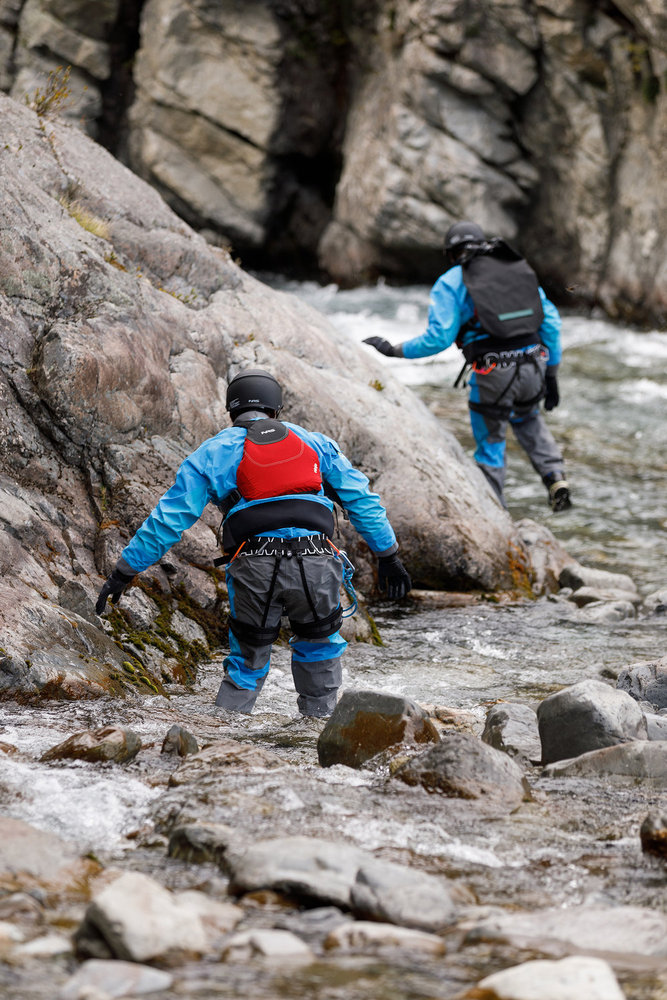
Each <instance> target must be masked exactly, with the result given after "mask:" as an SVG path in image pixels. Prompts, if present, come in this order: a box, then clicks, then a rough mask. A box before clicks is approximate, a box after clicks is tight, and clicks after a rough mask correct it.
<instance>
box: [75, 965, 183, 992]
mask: <svg viewBox="0 0 667 1000" xmlns="http://www.w3.org/2000/svg"><path fill="white" fill-rule="evenodd" d="M173 981H174V977H173V975H172V974H171V973H170V972H166V971H164V970H162V969H153V968H151V967H150V966H148V965H140V964H138V963H137V962H123V961H118V960H117V959H116V960H114V961H105V960H103V959H95V958H91V959H89V960H88V961H87V962H84V963H83V965H82V966H81V967H80V968H79V969H77V971H76V972H75V973H74V975H73V976H72V977H71V978H70V979H68V980H67V982H66V983H65V985H64V986H63V988H62V990H61V991H60V993H59V994H58V1000H86V998H88V997H92V996H94V995H96V994H99V995H100V996H102V997H124V996H143V995H145V994H149V993H154V992H157V991H158V990H168V989H169V988H170V987H171V985H172V983H173Z"/></svg>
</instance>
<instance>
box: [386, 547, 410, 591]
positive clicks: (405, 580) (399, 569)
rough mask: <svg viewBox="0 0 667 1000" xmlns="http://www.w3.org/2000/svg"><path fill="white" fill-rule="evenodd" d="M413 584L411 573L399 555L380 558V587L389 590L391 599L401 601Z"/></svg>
mask: <svg viewBox="0 0 667 1000" xmlns="http://www.w3.org/2000/svg"><path fill="white" fill-rule="evenodd" d="M411 586H412V581H411V579H410V575H409V573H408V571H407V570H406V568H405V566H404V565H403V563H402V562H401V560H400V559H399V558H398V556H397V555H395V554H394V555H393V556H380V558H379V559H378V587H379V589H380V590H384V589H385V588H386V590H387V597H388V598H389V600H390V601H400V599H401V598H402V597H405V595H406V594H407V592H408V591H409V590H410V587H411Z"/></svg>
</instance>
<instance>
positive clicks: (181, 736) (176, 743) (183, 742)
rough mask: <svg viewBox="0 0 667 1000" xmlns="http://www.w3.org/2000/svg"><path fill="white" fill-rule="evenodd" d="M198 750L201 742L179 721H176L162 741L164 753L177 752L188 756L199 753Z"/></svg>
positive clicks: (181, 755)
mask: <svg viewBox="0 0 667 1000" xmlns="http://www.w3.org/2000/svg"><path fill="white" fill-rule="evenodd" d="M198 751H199V744H198V743H197V740H196V739H195V737H194V736H193V735H192V733H190V732H188V730H187V729H184V728H183V726H179V725H178V724H177V723H174V725H173V726H172V727H171V729H170V730H169V732H168V733H167V735H166V736H165V738H164V740H163V741H162V750H161V752H162V753H164V754H177V755H178V756H179V757H187V755H188V754H191V753H198Z"/></svg>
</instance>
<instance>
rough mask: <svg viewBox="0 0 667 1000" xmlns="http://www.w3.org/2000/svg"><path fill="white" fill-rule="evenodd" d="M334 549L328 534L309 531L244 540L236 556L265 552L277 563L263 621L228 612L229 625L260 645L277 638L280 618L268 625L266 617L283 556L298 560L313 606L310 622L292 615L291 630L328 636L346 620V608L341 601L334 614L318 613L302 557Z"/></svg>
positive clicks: (241, 639)
mask: <svg viewBox="0 0 667 1000" xmlns="http://www.w3.org/2000/svg"><path fill="white" fill-rule="evenodd" d="M332 551H333V550H332V546H331V542H330V541H329V539H328V538H327V537H326V535H318V536H312V535H309V536H307V537H304V538H293V539H289V538H271V537H264V538H250V539H248V541H247V542H245V543H244V545H243V547H242V548H241V551H240V552H239V553H237V557H236V558H241V557H243V556H250V555H252V556H266V557H267V558H269V559H271V558H272V559H274V564H273V572H272V574H271V582H270V584H269V589H268V592H267V595H266V601H265V602H264V611H263V613H262V619H261V624H260V625H254V624H251V623H250V622H244V621H241V620H240V619H238V618H234V617H233V616H232V615H230V616H229V628H230V629H231V631H232V632H233V633H234V635H235V636H236V638H237V639H238V640H239V642H249V643H251V644H253V645H255V644H256V643H258V642H259V643H260V644H261V645H264V644H267V645H269V644H270V643H272V642H275V641H276V639H277V638H278V636H279V634H280V622H278V624H277V625H275V626H272V627H270V628H267V626H266V621H267V618H268V616H269V610H270V608H271V601H272V599H273V594H274V591H275V589H276V580H277V579H278V571H279V569H280V564H281V561H282V560H283V559H293V558H294V559H296V560H297V563H298V566H299V571H300V574H301V583H302V585H303V592H304V594H305V595H306V600H307V601H308V607H309V608H310V611H311V614H312V616H313V621H311V622H302V621H296V620H295V619H293V618H290V620H289V622H290V627H291V629H292V631H293V632H294V633H295V634H296V635H299V636H302V637H303V638H304V639H326V638H327V636H330V635H332V634H333V633H334V632H337V631H338V629H339V628H340V627H341V625H342V622H343V609H342V607H341V605H340V604H339V605H338V607H337V608H335V609H334V610H333V611H332V612H331V614H329V615H326V616H325V617H324V618H321V617H319V616H318V614H317V609H316V608H315V602H314V601H313V596H312V594H311V592H310V588H309V586H308V581H307V579H306V570H305V568H304V565H303V560H304V558H305V557H306V556H314V555H331V554H332Z"/></svg>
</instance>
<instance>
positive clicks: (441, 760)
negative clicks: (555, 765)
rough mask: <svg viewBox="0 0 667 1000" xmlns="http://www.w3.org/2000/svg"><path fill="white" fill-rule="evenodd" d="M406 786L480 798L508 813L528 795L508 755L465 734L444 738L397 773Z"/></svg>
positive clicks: (458, 796) (455, 795)
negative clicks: (417, 786) (419, 786)
mask: <svg viewBox="0 0 667 1000" xmlns="http://www.w3.org/2000/svg"><path fill="white" fill-rule="evenodd" d="M394 777H395V778H396V779H397V780H399V781H403V782H405V784H406V785H421V786H422V787H423V788H425V789H426V790H427V791H429V792H440V793H441V794H443V795H445V796H448V797H453V798H461V799H481V800H483V801H485V802H487V803H490V804H493V805H495V806H499V807H503V808H506V809H508V810H512V809H515V808H516V807H517V806H518V805H519V804H520V803H521V802H522V801H523V799H524V798H525V797H526V796H527V795H528V794H529V789H528V786H527V783H526V781H525V779H524V777H523V773H522V771H521V769H520V768H519V767H518V765H517V764H515V763H514V761H512V760H510V758H509V757H508V756H506V755H505V754H502V753H500V752H499V751H498V750H495V749H494V748H493V747H490V746H487V744H485V743H482V742H481V741H480V740H478V739H476V738H475V737H474V736H468V735H467V734H465V733H450V734H448V735H445V736H444V737H443V738H442V739H441V741H440V742H439V743H437V744H436V745H435V746H434V747H433V748H432V749H431V750H427V751H426V752H425V753H422V754H419V755H418V756H417V757H413V758H412V760H410V761H408V763H406V764H403V765H402V766H401V767H399V768H398V769H397V770H396V771H395V772H394Z"/></svg>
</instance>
